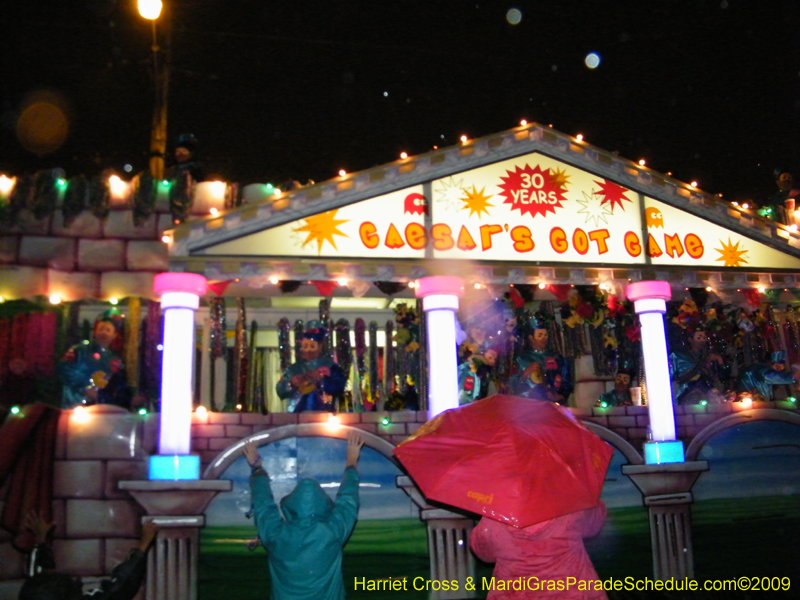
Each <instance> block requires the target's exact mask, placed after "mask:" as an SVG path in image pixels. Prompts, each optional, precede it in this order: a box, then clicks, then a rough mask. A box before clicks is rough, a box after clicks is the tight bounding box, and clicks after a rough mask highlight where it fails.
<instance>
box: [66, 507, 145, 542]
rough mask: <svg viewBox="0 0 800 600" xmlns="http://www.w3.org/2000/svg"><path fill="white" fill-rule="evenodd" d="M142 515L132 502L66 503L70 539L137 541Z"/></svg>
mask: <svg viewBox="0 0 800 600" xmlns="http://www.w3.org/2000/svg"><path fill="white" fill-rule="evenodd" d="M141 516H142V511H141V509H140V508H139V505H138V504H136V502H134V501H133V500H67V535H68V536H69V537H70V538H79V539H80V538H105V537H137V536H138V535H139V519H140V517H141Z"/></svg>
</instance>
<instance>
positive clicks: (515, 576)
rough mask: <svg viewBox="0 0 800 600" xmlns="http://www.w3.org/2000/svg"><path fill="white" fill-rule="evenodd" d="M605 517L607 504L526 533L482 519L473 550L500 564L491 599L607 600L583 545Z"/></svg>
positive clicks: (534, 527)
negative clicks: (555, 599)
mask: <svg viewBox="0 0 800 600" xmlns="http://www.w3.org/2000/svg"><path fill="white" fill-rule="evenodd" d="M605 518H606V507H605V504H603V503H602V502H601V503H600V504H598V505H597V506H595V507H594V508H589V509H586V510H582V511H578V512H574V513H570V514H567V515H563V516H561V517H556V518H555V519H550V520H548V521H543V522H541V523H536V524H534V525H530V526H528V527H524V528H521V529H518V528H516V527H514V526H512V525H507V524H505V523H501V522H499V521H494V520H492V519H489V518H486V517H484V518H482V519H481V520H480V521H479V522H478V524H477V525H476V526H475V529H473V530H472V538H471V540H470V546H471V547H472V551H473V552H474V553H475V555H476V556H477V557H478V558H480V559H481V560H483V561H485V562H489V563H496V564H495V567H494V573H493V577H494V587H493V589H491V590H490V591H489V595H488V596H487V600H521V599H522V598H526V599H527V598H536V599H537V600H538V599H540V598H558V599H559V600H606V599H607V596H606V593H605V592H604V591H603V590H602V588H601V587H600V585H599V584H600V582H599V580H598V577H597V572H596V571H595V570H594V566H593V565H592V561H591V560H590V559H589V555H588V554H587V553H586V548H585V547H584V545H583V538H585V537H591V536H593V535H595V534H596V533H597V532H598V531H600V528H601V527H602V526H603V521H604V520H605ZM520 588H521V589H520ZM595 588H600V589H595Z"/></svg>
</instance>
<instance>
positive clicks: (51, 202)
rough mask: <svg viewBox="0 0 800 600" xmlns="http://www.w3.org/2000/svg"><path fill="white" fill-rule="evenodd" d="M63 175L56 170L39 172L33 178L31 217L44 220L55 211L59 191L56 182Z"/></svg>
mask: <svg viewBox="0 0 800 600" xmlns="http://www.w3.org/2000/svg"><path fill="white" fill-rule="evenodd" d="M61 175H63V173H62V172H61V171H60V170H58V169H51V170H46V171H39V172H38V173H36V175H34V177H33V196H31V198H30V209H31V212H33V216H34V217H35V218H36V219H37V220H38V219H44V218H45V217H47V216H50V215H52V214H53V213H54V212H55V210H56V203H57V201H58V195H59V189H58V186H57V185H56V181H57V180H58V179H60V178H61Z"/></svg>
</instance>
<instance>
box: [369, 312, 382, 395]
mask: <svg viewBox="0 0 800 600" xmlns="http://www.w3.org/2000/svg"><path fill="white" fill-rule="evenodd" d="M378 373H379V370H378V323H377V322H375V321H370V322H369V399H370V400H371V401H372V402H373V403H374V404H375V405H376V406H377V405H378V404H379V403H380V401H381V399H382V398H381V397H380V396H381V395H380V390H379V388H380V385H379V383H378V381H379V375H378ZM378 410H380V406H378Z"/></svg>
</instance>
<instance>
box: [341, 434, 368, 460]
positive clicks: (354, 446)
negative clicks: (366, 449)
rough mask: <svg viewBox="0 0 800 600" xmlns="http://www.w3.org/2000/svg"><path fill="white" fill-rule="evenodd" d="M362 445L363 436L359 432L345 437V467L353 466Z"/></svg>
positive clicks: (359, 455) (358, 456) (359, 454)
mask: <svg viewBox="0 0 800 600" xmlns="http://www.w3.org/2000/svg"><path fill="white" fill-rule="evenodd" d="M363 445H364V438H363V437H362V436H361V434H360V433H351V434H350V435H349V436H348V437H347V463H346V464H345V468H346V467H355V466H356V465H357V464H358V459H359V458H360V457H361V447H362V446H363Z"/></svg>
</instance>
